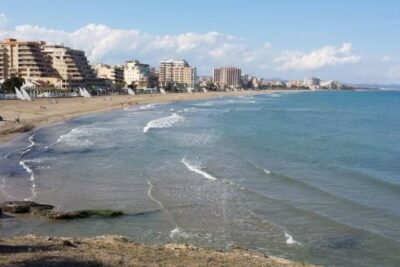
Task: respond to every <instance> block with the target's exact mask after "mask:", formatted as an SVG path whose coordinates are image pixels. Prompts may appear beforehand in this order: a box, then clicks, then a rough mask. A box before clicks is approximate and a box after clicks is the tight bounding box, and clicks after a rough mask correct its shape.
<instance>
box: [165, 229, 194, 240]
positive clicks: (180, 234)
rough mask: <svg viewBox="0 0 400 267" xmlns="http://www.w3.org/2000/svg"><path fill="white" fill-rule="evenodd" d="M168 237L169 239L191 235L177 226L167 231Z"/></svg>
mask: <svg viewBox="0 0 400 267" xmlns="http://www.w3.org/2000/svg"><path fill="white" fill-rule="evenodd" d="M169 237H170V238H171V239H176V238H189V237H191V235H190V234H188V233H186V232H184V231H182V230H181V229H180V228H179V227H175V228H174V229H172V230H171V232H170V233H169Z"/></svg>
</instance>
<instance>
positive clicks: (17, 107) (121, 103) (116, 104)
mask: <svg viewBox="0 0 400 267" xmlns="http://www.w3.org/2000/svg"><path fill="white" fill-rule="evenodd" d="M271 92H277V91H276V90H274V91H238V92H208V93H193V94H189V93H171V94H165V95H162V94H144V95H136V96H129V95H115V96H94V97H92V98H83V97H74V98H54V99H52V98H42V99H35V100H34V101H20V100H0V116H1V117H2V118H3V120H4V121H2V122H0V143H5V142H7V141H9V140H11V139H12V138H13V137H15V136H16V135H17V134H19V133H23V132H27V131H30V130H32V129H34V128H37V127H41V126H44V125H49V124H52V123H55V122H59V121H64V120H68V119H71V118H76V117H79V116H81V115H85V114H90V113H101V112H107V111H110V110H116V109H121V108H124V107H129V106H134V105H141V104H151V103H165V102H172V101H189V100H200V99H207V98H213V97H219V96H238V95H254V94H260V93H271ZM17 116H19V119H20V122H19V123H18V122H16V121H15V118H16V117H17Z"/></svg>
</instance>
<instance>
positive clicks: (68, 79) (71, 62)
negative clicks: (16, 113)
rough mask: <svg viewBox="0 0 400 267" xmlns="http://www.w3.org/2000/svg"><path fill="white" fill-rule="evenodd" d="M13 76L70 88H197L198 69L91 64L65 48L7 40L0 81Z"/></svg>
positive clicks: (0, 50) (0, 55)
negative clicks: (172, 85) (176, 85)
mask: <svg viewBox="0 0 400 267" xmlns="http://www.w3.org/2000/svg"><path fill="white" fill-rule="evenodd" d="M12 76H18V77H22V78H24V79H25V80H27V81H41V82H45V83H46V84H48V85H49V86H52V87H55V88H59V89H67V88H78V87H93V86H94V87H106V88H110V87H113V88H123V87H127V86H130V87H132V88H154V87H157V86H161V87H165V86H167V85H168V84H179V85H181V86H183V87H194V86H195V81H196V76H197V73H196V68H195V67H191V66H190V65H189V64H188V62H187V61H185V60H168V61H161V62H160V68H159V70H156V69H155V68H153V67H150V65H148V64H144V63H141V62H139V61H138V60H128V61H126V62H125V63H124V64H122V65H116V66H111V65H107V64H94V65H90V64H89V62H88V60H87V57H86V55H85V53H84V52H83V51H81V50H76V49H72V48H69V47H66V46H64V45H49V44H46V43H45V42H25V41H19V40H17V39H5V40H3V41H1V42H0V81H1V80H5V79H8V78H10V77H12Z"/></svg>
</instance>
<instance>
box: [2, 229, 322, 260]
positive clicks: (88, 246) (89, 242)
mask: <svg viewBox="0 0 400 267" xmlns="http://www.w3.org/2000/svg"><path fill="white" fill-rule="evenodd" d="M0 252H1V253H0V265H2V266H3V265H4V266H22V265H23V266H28V265H34V266H82V267H83V266H85V267H87V266H188V267H194V266H216V267H218V266H221V267H222V266H243V267H244V266H260V267H261V266H270V267H289V266H291V267H300V266H303V267H313V266H315V265H311V264H308V263H304V262H295V261H291V260H286V259H283V258H278V257H274V256H269V255H264V254H260V253H256V252H252V251H248V250H246V249H244V248H233V249H231V250H224V251H221V250H215V249H209V248H198V247H193V246H190V245H187V244H175V243H171V244H165V245H145V244H140V243H136V242H133V241H132V240H129V239H127V238H126V237H123V236H115V235H105V236H98V237H93V238H71V237H49V236H35V235H27V236H18V237H11V238H0Z"/></svg>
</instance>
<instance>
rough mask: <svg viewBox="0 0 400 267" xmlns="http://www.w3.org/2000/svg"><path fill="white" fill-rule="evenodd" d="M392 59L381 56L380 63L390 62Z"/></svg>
mask: <svg viewBox="0 0 400 267" xmlns="http://www.w3.org/2000/svg"><path fill="white" fill-rule="evenodd" d="M391 61H392V59H391V58H390V57H389V56H383V57H382V62H391Z"/></svg>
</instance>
